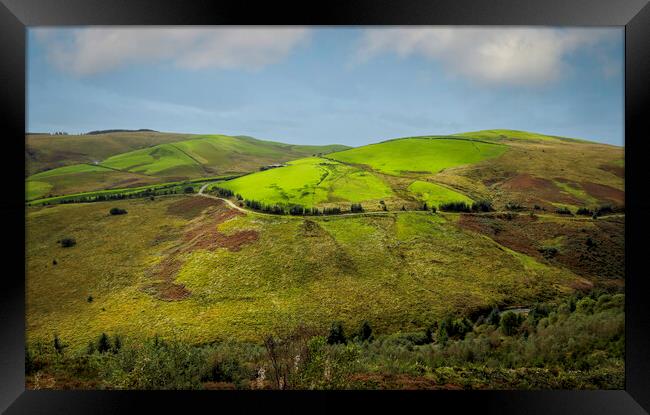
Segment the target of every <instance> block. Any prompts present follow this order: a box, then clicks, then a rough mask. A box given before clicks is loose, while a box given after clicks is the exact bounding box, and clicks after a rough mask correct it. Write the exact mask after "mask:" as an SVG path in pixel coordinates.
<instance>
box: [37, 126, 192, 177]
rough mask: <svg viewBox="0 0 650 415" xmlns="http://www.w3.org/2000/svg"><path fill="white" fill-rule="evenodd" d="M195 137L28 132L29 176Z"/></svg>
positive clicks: (133, 133)
mask: <svg viewBox="0 0 650 415" xmlns="http://www.w3.org/2000/svg"><path fill="white" fill-rule="evenodd" d="M192 137H195V136H193V135H191V134H176V133H158V132H118V133H108V134H97V135H64V136H51V135H40V134H39V135H28V136H26V137H25V164H26V166H27V171H26V174H27V175H32V174H35V173H38V172H41V171H44V170H48V169H53V168H56V167H61V166H66V165H71V164H81V163H93V162H95V161H98V160H103V159H105V158H107V157H110V156H112V155H115V154H120V153H126V152H128V151H133V150H137V149H140V148H145V147H152V146H154V145H157V144H164V143H171V142H175V141H181V140H186V139H189V138H192Z"/></svg>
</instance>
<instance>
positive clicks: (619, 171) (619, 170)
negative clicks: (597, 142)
mask: <svg viewBox="0 0 650 415" xmlns="http://www.w3.org/2000/svg"><path fill="white" fill-rule="evenodd" d="M599 168H600V169H601V170H605V171H608V172H610V173H613V174H615V175H617V176H618V177H621V178H623V179H624V178H625V167H622V166H613V165H610V164H603V165H602V166H599Z"/></svg>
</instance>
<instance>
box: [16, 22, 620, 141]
mask: <svg viewBox="0 0 650 415" xmlns="http://www.w3.org/2000/svg"><path fill="white" fill-rule="evenodd" d="M623 36H624V35H623V30H622V28H566V29H559V28H539V27H538V28H533V27H513V28H504V27H494V28H485V27H390V28H387V27H370V28H351V27H350V28H324V27H318V28H309V27H284V28H272V27H257V28H237V27H228V28H210V27H198V28H196V27H192V28H164V27H156V28H132V27H102V28H67V29H61V28H53V29H49V28H37V29H30V30H29V33H28V65H27V67H28V74H27V75H28V84H27V106H28V108H27V111H28V117H27V130H28V131H29V132H52V131H67V132H69V133H83V132H87V131H90V130H99V129H113V128H124V129H138V128H151V129H154V130H159V131H170V132H185V133H206V134H231V135H250V136H254V137H258V138H263V139H270V140H276V141H282V142H288V143H302V144H326V143H340V144H347V145H352V146H357V145H363V144H367V143H372V142H377V141H381V140H384V139H388V138H395V137H405V136H414V135H427V134H449V133H457V132H465V131H473V130H481V129H492V128H504V129H517V130H527V131H534V132H540V133H546V134H553V135H561V136H567V137H577V138H585V139H590V140H594V141H600V142H605V143H610V144H615V145H623V136H624V82H623V72H624V71H623V62H624V52H623Z"/></svg>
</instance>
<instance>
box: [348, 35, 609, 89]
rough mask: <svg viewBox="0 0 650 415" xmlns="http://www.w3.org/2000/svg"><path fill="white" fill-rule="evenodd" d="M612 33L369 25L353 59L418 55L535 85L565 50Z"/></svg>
mask: <svg viewBox="0 0 650 415" xmlns="http://www.w3.org/2000/svg"><path fill="white" fill-rule="evenodd" d="M618 34H619V33H618V32H617V31H616V30H615V29H614V30H613V29H551V28H519V27H514V28H505V27H498V28H497V27H494V28H475V27H443V26H440V27H427V28H419V27H418V28H376V29H375V28H373V29H368V30H365V31H364V33H363V35H362V37H361V41H360V42H359V45H358V49H357V58H358V61H359V62H365V61H368V60H370V59H372V58H374V57H376V56H378V55H381V54H385V53H393V54H397V55H398V56H402V57H407V56H421V57H424V58H428V59H431V60H435V61H438V62H440V63H441V64H442V65H443V67H444V68H445V69H446V70H447V71H449V72H450V73H453V74H459V75H462V76H465V77H467V78H470V79H472V80H474V81H477V82H479V83H483V84H496V85H515V86H522V85H528V86H536V85H543V84H547V83H550V82H553V81H555V80H557V79H559V78H560V77H561V75H562V74H563V72H565V71H566V69H567V63H566V59H567V57H568V56H569V55H570V54H571V53H573V52H576V51H578V50H581V49H585V48H590V47H592V46H594V45H596V44H598V43H601V42H603V41H608V40H613V39H615V36H617V35H618ZM605 65H607V64H605ZM609 70H610V71H611V70H612V68H611V64H610V68H609Z"/></svg>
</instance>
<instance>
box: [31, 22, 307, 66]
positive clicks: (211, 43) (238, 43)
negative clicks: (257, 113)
mask: <svg viewBox="0 0 650 415" xmlns="http://www.w3.org/2000/svg"><path fill="white" fill-rule="evenodd" d="M34 32H35V35H36V39H37V40H38V41H40V42H41V43H42V44H43V45H44V46H45V47H46V48H47V53H48V57H49V59H50V60H51V61H52V62H53V63H54V64H55V65H57V66H58V67H59V68H60V69H62V70H65V71H68V72H71V73H74V74H76V75H80V76H83V75H91V74H95V73H99V72H105V71H110V70H112V69H115V68H118V67H120V66H123V65H126V64H133V63H148V62H172V63H174V64H176V65H177V66H179V67H183V68H188V69H207V68H220V69H253V70H254V69H259V68H262V67H264V66H266V65H270V64H273V63H277V62H280V61H281V60H283V59H284V58H286V57H287V56H288V55H289V53H290V52H291V51H292V50H293V49H294V48H295V47H297V46H298V45H300V44H301V43H303V42H305V41H307V40H308V38H309V35H310V32H309V30H308V29H306V28H301V27H278V28H270V27H225V28H124V27H119V28H99V27H91V28H84V29H74V30H72V31H70V30H65V29H64V30H61V29H34Z"/></svg>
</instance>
